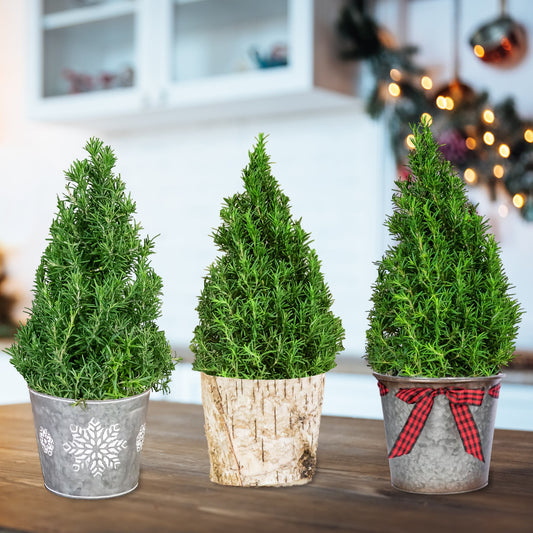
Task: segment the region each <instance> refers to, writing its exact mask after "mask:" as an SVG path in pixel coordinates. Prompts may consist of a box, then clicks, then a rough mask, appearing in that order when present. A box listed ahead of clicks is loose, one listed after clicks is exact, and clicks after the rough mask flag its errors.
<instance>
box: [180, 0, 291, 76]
mask: <svg viewBox="0 0 533 533" xmlns="http://www.w3.org/2000/svg"><path fill="white" fill-rule="evenodd" d="M170 60H171V81H172V82H175V83H180V82H184V81H189V80H200V79H205V78H213V77H219V76H225V75H231V74H236V73H242V72H246V71H253V70H260V69H273V68H283V67H286V66H287V64H288V63H289V61H290V50H289V49H288V0H268V1H264V0H174V1H173V6H172V37H171V58H170Z"/></svg>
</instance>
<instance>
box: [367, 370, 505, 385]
mask: <svg viewBox="0 0 533 533" xmlns="http://www.w3.org/2000/svg"><path fill="white" fill-rule="evenodd" d="M372 375H373V376H374V377H375V378H376V379H377V380H379V381H389V382H393V383H425V384H428V385H443V386H444V385H447V384H451V383H486V382H487V381H489V382H495V381H501V379H502V378H503V377H504V376H505V374H503V373H502V372H499V373H498V374H493V375H492V376H476V377H473V376H466V377H464V376H462V377H446V378H426V377H414V376H391V375H389V374H379V373H378V372H372Z"/></svg>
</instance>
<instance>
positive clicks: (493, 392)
mask: <svg viewBox="0 0 533 533" xmlns="http://www.w3.org/2000/svg"><path fill="white" fill-rule="evenodd" d="M500 389H501V385H500V384H499V383H498V384H497V385H494V386H493V387H491V388H490V389H489V394H490V395H491V396H492V397H493V398H496V399H498V398H499V397H500Z"/></svg>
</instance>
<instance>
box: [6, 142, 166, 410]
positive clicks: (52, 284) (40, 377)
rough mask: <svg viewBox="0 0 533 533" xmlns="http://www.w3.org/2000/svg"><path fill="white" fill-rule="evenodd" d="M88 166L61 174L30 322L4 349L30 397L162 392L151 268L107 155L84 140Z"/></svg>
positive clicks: (157, 290)
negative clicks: (64, 184)
mask: <svg viewBox="0 0 533 533" xmlns="http://www.w3.org/2000/svg"><path fill="white" fill-rule="evenodd" d="M85 149H86V150H87V152H88V153H89V155H90V158H89V160H87V159H84V160H82V161H75V162H74V163H73V165H72V166H71V168H70V169H69V170H68V171H67V172H66V173H65V174H66V178H67V181H68V184H67V188H66V193H65V194H64V196H63V198H62V199H60V198H58V212H57V216H56V218H55V219H54V220H53V222H52V225H51V227H50V237H49V239H48V241H49V243H48V246H47V248H46V250H45V251H44V253H43V256H42V259H41V263H40V265H39V267H38V269H37V274H36V279H35V286H34V290H33V292H34V300H33V305H32V308H31V310H30V312H29V315H30V317H29V319H28V321H27V323H26V324H25V325H22V326H21V327H20V328H19V331H18V333H17V335H16V343H15V344H13V346H12V347H11V348H10V349H9V350H8V351H9V353H10V354H11V362H12V363H13V365H15V367H16V368H17V370H18V371H19V372H20V373H21V374H22V376H23V377H24V379H25V380H26V381H27V383H28V385H29V386H30V387H31V388H32V389H34V390H36V391H39V392H43V393H45V394H50V395H53V396H59V397H63V398H72V399H76V400H103V399H108V398H121V397H126V396H132V395H135V394H138V393H141V392H144V391H145V390H147V389H150V388H153V389H154V390H158V389H164V390H166V389H167V388H168V382H169V379H170V373H171V371H172V369H173V367H174V362H173V360H172V354H171V350H170V346H169V344H168V342H167V340H166V338H165V334H164V333H163V332H162V331H159V329H158V327H157V325H156V324H155V322H154V321H155V320H156V319H157V318H158V316H159V315H160V308H161V302H160V295H161V289H162V283H161V278H160V277H159V276H157V275H156V274H155V273H154V271H153V269H152V267H151V266H150V260H149V256H150V255H151V254H152V253H153V245H154V244H153V239H150V238H145V239H144V241H143V240H141V238H140V236H139V233H140V230H141V229H142V228H141V226H140V225H139V224H138V223H136V222H135V221H133V218H132V216H133V214H134V213H135V203H134V202H133V201H132V200H131V198H130V196H129V195H127V194H126V193H125V186H124V183H123V182H122V180H121V179H120V177H119V176H116V175H114V174H113V172H112V169H113V167H114V165H115V156H114V154H113V152H112V150H111V148H110V147H108V146H105V147H104V146H103V143H102V141H100V140H98V139H91V140H89V142H88V143H87V145H86V147H85Z"/></svg>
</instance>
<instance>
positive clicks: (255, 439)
mask: <svg viewBox="0 0 533 533" xmlns="http://www.w3.org/2000/svg"><path fill="white" fill-rule="evenodd" d="M201 377H202V403H203V406H204V418H205V432H206V436H207V444H208V449H209V459H210V464H211V470H210V476H209V477H210V479H211V481H213V482H215V483H219V484H222V485H237V486H241V487H250V486H288V485H302V484H304V483H308V482H309V481H311V479H312V477H313V475H314V473H315V468H316V450H317V443H318V433H319V428H320V416H321V412H322V398H323V393H324V380H325V374H319V375H316V376H311V377H305V378H298V379H279V380H259V379H236V378H223V377H216V376H208V375H207V374H203V373H202V375H201Z"/></svg>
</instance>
